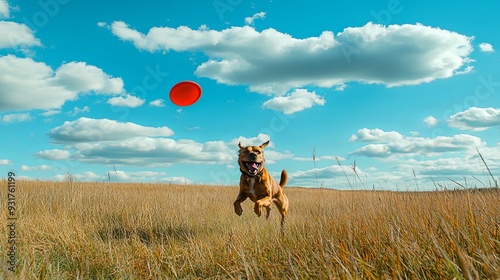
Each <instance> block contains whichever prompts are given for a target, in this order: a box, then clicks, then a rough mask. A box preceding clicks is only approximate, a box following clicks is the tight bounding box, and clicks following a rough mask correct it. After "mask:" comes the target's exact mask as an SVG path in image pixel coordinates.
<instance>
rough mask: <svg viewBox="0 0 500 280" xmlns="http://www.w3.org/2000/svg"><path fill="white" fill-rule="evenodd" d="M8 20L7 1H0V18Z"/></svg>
mask: <svg viewBox="0 0 500 280" xmlns="http://www.w3.org/2000/svg"><path fill="white" fill-rule="evenodd" d="M2 17H3V18H9V17H10V12H9V3H8V2H7V0H0V18H2Z"/></svg>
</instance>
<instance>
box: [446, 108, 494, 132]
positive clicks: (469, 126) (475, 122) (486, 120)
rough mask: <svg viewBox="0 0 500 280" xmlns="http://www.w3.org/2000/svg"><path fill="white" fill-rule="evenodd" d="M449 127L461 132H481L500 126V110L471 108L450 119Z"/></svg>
mask: <svg viewBox="0 0 500 280" xmlns="http://www.w3.org/2000/svg"><path fill="white" fill-rule="evenodd" d="M448 125H449V126H451V127H456V128H458V129H460V130H472V131H481V130H486V129H488V128H490V127H495V126H500V109H497V108H491V107H490V108H477V107H471V108H469V109H467V110H465V111H462V112H458V113H456V114H454V115H452V116H450V117H449V118H448Z"/></svg>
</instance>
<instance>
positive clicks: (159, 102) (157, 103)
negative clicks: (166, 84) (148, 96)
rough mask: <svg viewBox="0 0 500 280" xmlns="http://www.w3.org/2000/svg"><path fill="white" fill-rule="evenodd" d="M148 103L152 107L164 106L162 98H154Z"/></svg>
mask: <svg viewBox="0 0 500 280" xmlns="http://www.w3.org/2000/svg"><path fill="white" fill-rule="evenodd" d="M149 105H151V106H153V107H165V103H164V100H163V99H156V100H153V101H151V102H149Z"/></svg>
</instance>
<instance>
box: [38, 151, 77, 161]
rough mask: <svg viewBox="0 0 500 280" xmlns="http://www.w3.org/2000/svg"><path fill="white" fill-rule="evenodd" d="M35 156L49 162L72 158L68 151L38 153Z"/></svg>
mask: <svg viewBox="0 0 500 280" xmlns="http://www.w3.org/2000/svg"><path fill="white" fill-rule="evenodd" d="M35 156H36V157H38V158H44V159H48V160H65V159H69V158H70V153H69V151H66V150H59V149H53V150H44V151H40V152H38V153H36V154H35Z"/></svg>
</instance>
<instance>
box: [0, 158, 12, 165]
mask: <svg viewBox="0 0 500 280" xmlns="http://www.w3.org/2000/svg"><path fill="white" fill-rule="evenodd" d="M10 164H12V162H11V161H10V160H8V159H0V165H10Z"/></svg>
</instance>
